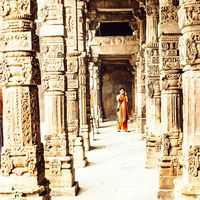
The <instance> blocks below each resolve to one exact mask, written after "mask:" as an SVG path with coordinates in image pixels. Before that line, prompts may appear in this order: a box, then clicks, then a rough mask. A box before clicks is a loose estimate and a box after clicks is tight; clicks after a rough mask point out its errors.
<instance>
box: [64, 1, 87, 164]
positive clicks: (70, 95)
mask: <svg viewBox="0 0 200 200" xmlns="http://www.w3.org/2000/svg"><path fill="white" fill-rule="evenodd" d="M65 13H66V17H65V23H66V30H65V31H66V33H67V37H66V42H67V47H66V48H67V72H66V77H67V92H66V96H67V129H68V137H69V147H70V148H69V150H70V153H71V154H73V156H74V166H75V167H84V166H85V165H86V163H87V159H86V157H85V148H84V140H83V137H82V136H80V135H79V133H80V120H79V119H80V118H79V94H78V90H79V56H80V55H81V52H80V51H78V37H79V34H78V27H77V26H78V22H77V19H78V16H77V13H78V12H77V2H76V0H66V1H65Z"/></svg>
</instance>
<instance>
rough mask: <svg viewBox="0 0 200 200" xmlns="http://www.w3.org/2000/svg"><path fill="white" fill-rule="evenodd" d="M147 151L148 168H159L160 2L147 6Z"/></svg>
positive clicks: (149, 3) (150, 3)
mask: <svg viewBox="0 0 200 200" xmlns="http://www.w3.org/2000/svg"><path fill="white" fill-rule="evenodd" d="M145 71H146V116H147V117H146V124H147V133H146V150H147V158H146V164H145V166H146V167H147V168H155V167H158V161H159V155H160V125H161V96H160V82H159V81H160V71H159V53H158V2H156V1H154V2H148V3H147V6H146V44H145Z"/></svg>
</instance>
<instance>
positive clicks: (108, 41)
mask: <svg viewBox="0 0 200 200" xmlns="http://www.w3.org/2000/svg"><path fill="white" fill-rule="evenodd" d="M125 44H129V45H136V44H138V40H137V38H136V37H135V36H108V37H95V38H94V39H93V40H92V43H91V45H101V46H104V45H125Z"/></svg>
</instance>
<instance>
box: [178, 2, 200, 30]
mask: <svg viewBox="0 0 200 200" xmlns="http://www.w3.org/2000/svg"><path fill="white" fill-rule="evenodd" d="M178 17H179V19H180V20H179V27H180V28H182V31H184V30H183V29H184V27H186V26H189V25H199V20H200V4H199V2H197V1H190V2H186V4H185V5H184V3H182V6H181V7H180V9H179V11H178Z"/></svg>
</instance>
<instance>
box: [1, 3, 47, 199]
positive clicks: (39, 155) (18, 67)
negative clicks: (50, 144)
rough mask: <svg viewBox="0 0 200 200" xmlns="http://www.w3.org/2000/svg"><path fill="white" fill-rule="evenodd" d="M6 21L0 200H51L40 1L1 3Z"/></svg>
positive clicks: (3, 39) (2, 44) (4, 33)
mask: <svg viewBox="0 0 200 200" xmlns="http://www.w3.org/2000/svg"><path fill="white" fill-rule="evenodd" d="M0 15H1V16H2V18H3V24H2V27H1V35H0V41H1V42H0V50H1V51H2V52H3V64H2V65H1V70H0V71H1V74H0V79H1V80H0V83H1V85H2V86H3V95H4V98H3V110H4V112H3V118H4V124H3V127H4V132H5V133H6V134H5V137H4V147H3V150H2V160H1V177H0V180H1V181H0V199H1V200H7V199H23V200H25V199H32V200H33V199H38V200H39V199H44V200H46V199H49V194H48V193H49V188H48V182H47V180H46V179H45V173H44V156H43V153H44V151H43V145H42V143H41V139H40V117H39V100H38V86H37V85H39V84H40V78H41V77H40V69H39V62H38V59H37V57H36V51H38V47H39V43H38V37H37V35H36V34H35V29H36V24H35V22H34V20H35V19H36V15H37V4H36V1H34V0H27V1H25V2H24V1H8V0H2V1H1V2H0Z"/></svg>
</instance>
